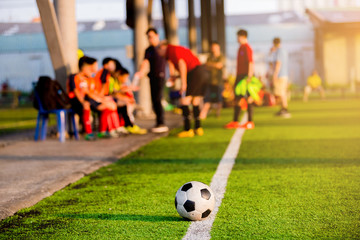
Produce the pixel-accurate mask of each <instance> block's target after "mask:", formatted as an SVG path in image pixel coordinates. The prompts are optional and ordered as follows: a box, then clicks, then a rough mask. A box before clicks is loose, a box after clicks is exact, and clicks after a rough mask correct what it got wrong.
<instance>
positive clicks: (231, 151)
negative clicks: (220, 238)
mask: <svg viewBox="0 0 360 240" xmlns="http://www.w3.org/2000/svg"><path fill="white" fill-rule="evenodd" d="M246 119H247V114H246V113H245V114H244V115H243V117H242V119H241V123H245V122H246ZM244 132H245V129H242V128H238V129H236V131H235V133H234V135H233V136H232V138H231V141H230V143H229V145H228V147H227V149H226V151H225V153H224V155H223V157H222V159H221V161H220V163H219V165H218V167H217V169H216V172H215V174H214V176H213V178H212V180H211V184H210V188H211V189H212V190H213V191H214V193H215V197H216V203H215V208H214V210H213V212H212V213H211V215H210V216H209V218H207V219H206V220H204V221H196V222H192V223H191V224H190V226H189V228H188V230H187V232H186V235H185V236H184V237H183V240H194V239H201V240H204V239H210V238H211V236H210V231H211V227H212V225H213V223H214V220H215V217H216V214H217V212H218V210H219V207H220V205H221V201H222V199H223V198H224V194H225V191H226V185H227V181H228V178H229V175H230V173H231V170H232V168H233V166H234V164H235V159H236V157H237V155H238V152H239V149H240V145H241V139H242V136H243V134H244Z"/></svg>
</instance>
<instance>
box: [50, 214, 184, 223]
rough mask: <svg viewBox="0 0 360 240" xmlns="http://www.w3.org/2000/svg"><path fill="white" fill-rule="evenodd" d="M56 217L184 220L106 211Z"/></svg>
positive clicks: (149, 220)
mask: <svg viewBox="0 0 360 240" xmlns="http://www.w3.org/2000/svg"><path fill="white" fill-rule="evenodd" d="M57 217H62V218H72V219H94V220H113V221H142V222H179V221H186V220H185V219H183V218H180V217H174V216H150V215H139V214H108V213H99V214H96V213H94V214H93V213H81V214H59V215H57Z"/></svg>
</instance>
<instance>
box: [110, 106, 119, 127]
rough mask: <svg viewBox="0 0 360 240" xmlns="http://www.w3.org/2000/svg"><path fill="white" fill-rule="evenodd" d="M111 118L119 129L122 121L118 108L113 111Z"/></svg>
mask: <svg viewBox="0 0 360 240" xmlns="http://www.w3.org/2000/svg"><path fill="white" fill-rule="evenodd" d="M111 120H112V123H113V125H114V128H115V129H118V128H119V127H120V121H119V114H118V113H117V111H116V110H115V111H112V112H111Z"/></svg>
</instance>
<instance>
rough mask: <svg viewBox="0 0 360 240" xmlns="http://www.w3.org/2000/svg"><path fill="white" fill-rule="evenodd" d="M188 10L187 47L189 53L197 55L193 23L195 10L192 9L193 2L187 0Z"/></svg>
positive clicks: (194, 25) (194, 24)
mask: <svg viewBox="0 0 360 240" xmlns="http://www.w3.org/2000/svg"><path fill="white" fill-rule="evenodd" d="M188 10H189V18H188V29H189V47H190V49H191V51H192V52H193V53H194V54H196V53H197V44H196V43H197V39H196V22H195V8H194V0H188Z"/></svg>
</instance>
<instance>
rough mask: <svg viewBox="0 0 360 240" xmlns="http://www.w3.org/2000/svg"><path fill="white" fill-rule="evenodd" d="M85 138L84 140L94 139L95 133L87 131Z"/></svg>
mask: <svg viewBox="0 0 360 240" xmlns="http://www.w3.org/2000/svg"><path fill="white" fill-rule="evenodd" d="M85 140H86V141H95V140H96V139H95V135H94V134H93V133H89V134H86V135H85Z"/></svg>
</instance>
